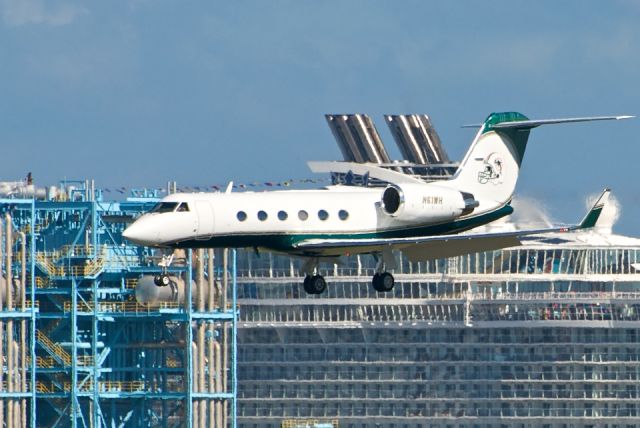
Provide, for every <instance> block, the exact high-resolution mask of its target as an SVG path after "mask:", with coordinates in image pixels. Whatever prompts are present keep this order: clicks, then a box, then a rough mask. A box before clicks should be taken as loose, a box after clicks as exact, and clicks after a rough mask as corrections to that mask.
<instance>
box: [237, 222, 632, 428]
mask: <svg viewBox="0 0 640 428" xmlns="http://www.w3.org/2000/svg"><path fill="white" fill-rule="evenodd" d="M397 257H398V266H399V267H400V269H399V271H397V272H396V273H395V277H396V286H395V288H394V290H393V291H392V292H391V293H388V294H385V293H377V292H376V291H375V290H373V288H372V287H371V286H370V284H369V281H370V278H371V275H372V272H373V269H374V265H373V263H372V262H371V263H370V262H369V260H368V259H369V258H368V257H366V256H362V257H352V258H348V259H347V260H345V263H344V264H343V265H334V266H332V267H330V268H328V269H326V270H325V271H324V272H323V274H324V275H326V277H327V280H328V282H329V284H330V285H329V287H328V290H327V292H326V293H325V294H323V295H320V296H308V295H306V294H305V293H304V291H302V287H301V286H300V282H301V278H300V277H298V276H297V274H296V272H297V269H296V268H297V266H296V264H297V262H296V261H295V260H293V259H290V258H287V257H280V256H274V255H270V254H264V255H256V254H255V253H253V252H245V253H239V256H238V267H239V269H238V299H239V300H238V303H239V305H240V321H239V322H240V324H239V331H238V345H239V347H238V349H239V354H238V375H239V386H238V403H239V408H238V421H239V424H240V426H244V427H256V428H257V427H269V426H281V425H282V424H283V423H284V422H285V421H291V420H294V421H295V420H317V421H336V422H335V425H338V424H339V426H340V427H343V426H347V427H358V428H359V427H372V426H375V427H385V428H392V427H393V428H398V427H403V428H408V427H415V428H420V427H422V428H424V427H454V426H455V427H457V428H463V427H469V428H471V427H474V428H475V427H499V426H509V427H534V426H536V427H537V426H539V427H579V426H591V427H629V426H636V425H635V424H636V423H637V422H638V421H639V420H640V330H639V329H638V328H639V327H640V239H634V238H627V237H623V236H618V235H612V234H609V233H607V232H602V231H597V232H587V233H578V234H562V235H558V236H546V237H541V238H538V239H531V240H529V241H526V242H525V244H524V245H522V246H520V247H517V248H511V249H505V250H500V251H491V252H486V253H478V254H472V255H468V256H460V257H454V258H449V259H442V260H437V261H433V262H420V263H411V262H409V261H407V260H405V259H404V258H403V257H402V255H401V254H397ZM300 426H313V425H312V424H311V425H306V424H304V423H303V424H301V425H300Z"/></svg>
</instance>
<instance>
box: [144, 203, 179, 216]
mask: <svg viewBox="0 0 640 428" xmlns="http://www.w3.org/2000/svg"><path fill="white" fill-rule="evenodd" d="M174 211H178V212H187V211H189V205H188V204H187V203H186V202H160V203H159V204H157V205H156V206H155V207H153V209H152V210H151V211H149V212H150V213H157V214H162V213H171V212H174Z"/></svg>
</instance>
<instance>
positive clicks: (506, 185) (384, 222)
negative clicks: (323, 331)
mask: <svg viewBox="0 0 640 428" xmlns="http://www.w3.org/2000/svg"><path fill="white" fill-rule="evenodd" d="M627 117H628V116H606V117H587V118H572V119H550V120H529V119H527V117H525V116H524V115H522V114H520V113H515V112H508V113H492V114H490V115H489V116H488V117H487V119H486V120H485V121H484V123H482V124H481V125H476V126H479V130H478V133H477V134H476V136H475V138H474V140H473V142H472V144H471V147H470V148H469V150H468V152H467V153H466V155H465V157H464V159H463V160H462V162H461V164H460V167H459V168H458V170H457V172H456V174H455V175H454V176H453V177H452V178H450V179H448V180H444V181H435V182H425V181H423V180H422V179H420V178H418V177H414V176H410V175H406V174H403V173H400V172H397V171H393V170H390V169H385V168H382V167H380V166H378V165H376V164H356V163H348V162H311V163H310V167H311V169H312V170H313V171H315V172H326V171H335V172H347V171H351V172H353V173H354V174H365V173H368V174H369V175H370V177H373V178H376V179H378V180H381V181H384V182H387V183H389V184H388V186H387V187H386V188H384V187H383V188H381V187H354V186H343V185H338V186H329V187H326V188H323V189H317V190H279V191H266V192H236V193H233V192H231V191H230V190H231V186H229V189H228V190H227V191H226V192H224V193H221V192H216V193H176V194H172V195H169V196H167V197H165V198H164V199H162V201H161V202H160V203H159V204H158V205H157V207H156V208H155V209H154V210H152V211H151V212H149V213H147V214H145V215H143V216H142V217H140V218H139V219H138V220H136V221H135V222H134V223H133V224H132V225H130V226H129V227H128V228H127V229H126V230H125V232H124V233H123V236H124V237H125V238H126V239H128V240H130V241H132V242H135V243H138V244H141V245H145V246H152V247H168V248H219V247H232V248H240V247H254V248H256V249H266V250H269V251H277V252H282V253H288V254H292V255H297V256H302V257H307V258H308V262H307V263H305V267H304V268H303V270H304V273H305V274H307V276H306V278H305V284H304V285H305V290H306V291H307V292H309V293H320V292H322V291H323V290H324V289H325V287H326V283H325V281H324V278H322V277H321V276H319V275H317V274H316V269H317V265H318V262H319V261H320V260H322V259H323V258H325V259H326V258H331V260H334V259H335V258H336V257H339V256H342V255H346V254H363V253H368V254H373V255H374V256H376V257H378V260H379V263H378V273H376V276H374V280H373V285H374V287H375V288H376V290H378V291H389V290H391V288H392V287H393V276H391V274H390V273H389V272H387V270H391V269H393V261H394V257H393V256H392V254H391V251H392V250H393V249H398V250H401V251H403V252H404V253H405V255H406V256H407V257H409V258H410V259H412V260H427V259H434V258H440V257H449V256H454V255H460V254H466V253H470V252H476V251H487V250H491V249H499V248H505V247H511V246H514V245H519V244H520V238H521V237H523V236H526V235H531V234H540V233H546V232H558V231H567V230H572V229H575V228H580V227H590V226H593V224H595V221H597V218H598V216H599V212H600V210H601V206H602V204H603V203H604V201H605V200H606V197H607V194H608V190H607V191H605V192H604V193H603V195H602V196H601V198H600V199H599V200H598V202H597V203H596V206H594V209H593V210H592V211H590V213H589V214H588V215H587V217H586V218H585V220H584V221H583V223H582V224H581V225H577V226H574V227H569V228H550V229H541V230H521V231H517V232H508V233H475V234H474V233H464V234H461V233H460V232H464V231H468V230H470V229H473V228H476V227H478V226H481V225H484V224H487V223H490V222H492V221H494V220H496V219H499V218H501V217H504V216H506V215H509V214H511V213H512V212H513V208H512V207H511V206H510V201H511V198H512V197H513V193H514V190H515V187H516V183H517V180H518V174H519V171H520V167H521V165H522V160H523V157H524V153H525V149H526V146H527V141H528V138H529V132H530V130H531V129H532V128H534V127H537V126H540V125H545V124H554V123H565V122H583V121H594V120H612V119H614V120H615V119H623V118H627ZM598 207H599V208H598ZM157 283H158V284H159V285H162V278H159V279H158V281H157Z"/></svg>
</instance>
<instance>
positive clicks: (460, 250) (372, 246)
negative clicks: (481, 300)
mask: <svg viewBox="0 0 640 428" xmlns="http://www.w3.org/2000/svg"><path fill="white" fill-rule="evenodd" d="M609 193H610V190H609V189H605V190H604V191H603V192H602V194H601V195H600V197H599V198H598V200H597V201H596V203H595V204H594V205H593V207H592V208H591V209H590V210H589V212H587V215H586V216H585V217H584V219H583V220H582V222H580V224H577V225H573V226H564V227H554V228H545V229H530V230H516V231H509V232H493V233H468V234H467V233H465V234H457V235H437V236H424V237H412V238H391V239H377V238H373V239H309V240H306V241H302V242H300V243H298V244H297V245H296V248H297V249H300V250H308V251H325V252H326V251H327V250H331V249H340V250H342V251H344V252H349V251H353V252H358V253H363V252H376V251H382V250H384V249H385V248H386V247H392V248H394V249H397V250H401V251H402V252H403V254H404V255H405V256H406V257H407V258H408V259H409V260H411V261H424V260H432V259H439V258H443V257H453V256H459V255H463V254H469V253H475V252H480V251H491V250H499V249H500V248H507V247H515V246H518V245H520V244H521V241H520V240H521V238H524V237H526V236H531V235H543V234H547V233H558V232H571V231H575V230H581V229H588V228H592V227H594V226H595V225H596V223H597V221H598V218H599V217H600V214H601V213H602V209H603V207H604V204H605V202H606V200H607V199H608V197H609Z"/></svg>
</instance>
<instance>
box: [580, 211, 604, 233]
mask: <svg viewBox="0 0 640 428" xmlns="http://www.w3.org/2000/svg"><path fill="white" fill-rule="evenodd" d="M600 214H602V206H599V207H595V208H593V209H592V210H591V211H589V213H588V214H587V216H586V217H585V218H584V220H582V223H580V229H589V228H591V227H594V226H595V225H596V223H597V222H598V218H600Z"/></svg>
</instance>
